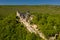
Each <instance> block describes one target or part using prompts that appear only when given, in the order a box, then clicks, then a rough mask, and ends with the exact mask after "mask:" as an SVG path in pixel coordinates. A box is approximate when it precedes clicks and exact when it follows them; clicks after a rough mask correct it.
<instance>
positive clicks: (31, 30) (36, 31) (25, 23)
mask: <svg viewBox="0 0 60 40" xmlns="http://www.w3.org/2000/svg"><path fill="white" fill-rule="evenodd" d="M19 21H20V22H21V23H23V24H24V25H25V27H26V28H27V29H28V30H29V32H31V33H35V34H38V35H39V36H40V37H41V38H42V39H44V40H47V39H46V37H45V35H44V34H43V33H42V32H40V31H39V30H38V29H37V28H36V27H37V25H35V24H34V25H31V24H30V23H28V22H26V20H25V19H20V20H19Z"/></svg>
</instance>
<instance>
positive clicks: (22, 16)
mask: <svg viewBox="0 0 60 40" xmlns="http://www.w3.org/2000/svg"><path fill="white" fill-rule="evenodd" d="M16 18H18V19H21V20H25V21H26V22H29V19H30V20H32V16H31V14H30V12H29V11H27V12H25V13H23V12H20V11H17V15H16ZM18 19H17V21H18Z"/></svg>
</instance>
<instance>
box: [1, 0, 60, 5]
mask: <svg viewBox="0 0 60 40" xmlns="http://www.w3.org/2000/svg"><path fill="white" fill-rule="evenodd" d="M45 4H47V5H48V4H50V5H60V0H0V5H45Z"/></svg>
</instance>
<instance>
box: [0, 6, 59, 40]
mask: <svg viewBox="0 0 60 40" xmlns="http://www.w3.org/2000/svg"><path fill="white" fill-rule="evenodd" d="M17 9H19V10H20V11H22V12H25V11H27V10H29V11H30V13H31V14H32V15H34V18H33V20H32V21H31V23H34V24H36V25H37V26H38V28H39V29H40V30H41V31H42V32H43V33H44V34H45V36H46V37H47V38H48V37H49V36H53V35H55V34H56V33H59V32H60V6H53V5H52V6H48V5H46V6H45V5H44V6H43V5H41V6H0V40H43V39H41V38H40V37H39V36H38V35H35V34H34V33H30V32H29V31H28V30H27V29H26V28H25V27H24V25H23V24H21V23H20V22H18V23H17V22H16V11H17ZM57 40H60V35H59V36H58V38H57Z"/></svg>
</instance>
